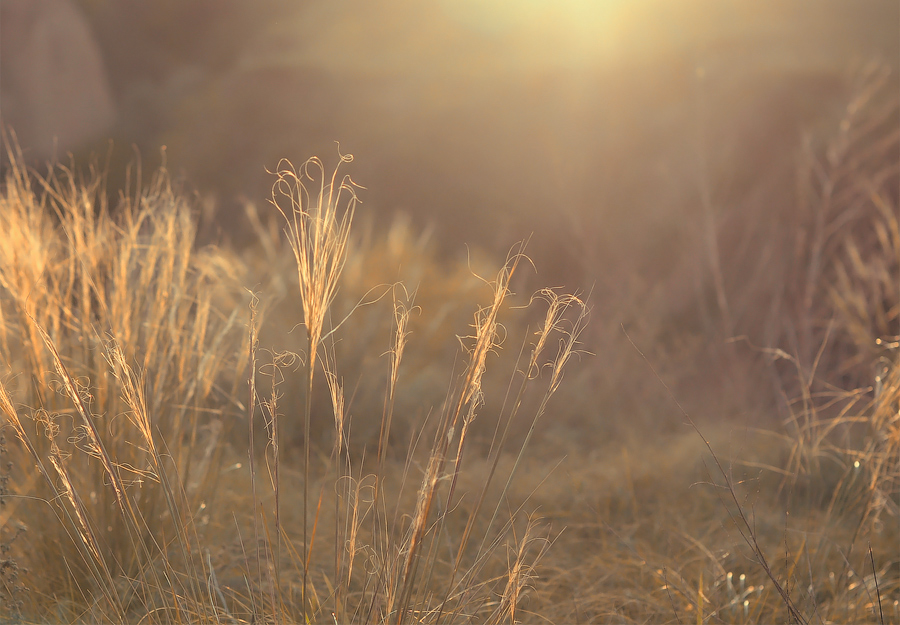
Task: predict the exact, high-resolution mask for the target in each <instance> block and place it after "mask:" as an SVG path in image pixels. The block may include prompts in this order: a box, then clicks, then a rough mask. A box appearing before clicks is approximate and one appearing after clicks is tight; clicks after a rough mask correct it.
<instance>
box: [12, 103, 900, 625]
mask: <svg viewBox="0 0 900 625" xmlns="http://www.w3.org/2000/svg"><path fill="white" fill-rule="evenodd" d="M863 104H865V102H862V100H859V101H856V103H855V105H852V106H851V107H848V111H849V113H848V117H847V120H845V121H846V123H842V124H841V125H840V126H839V128H838V129H837V130H836V131H835V133H834V135H833V136H831V137H829V138H828V142H826V143H825V145H826V149H825V150H824V151H823V155H822V156H821V158H820V155H818V154H817V153H815V152H812V153H811V154H812V156H811V158H810V160H809V161H808V163H807V167H806V169H804V168H803V167H802V166H801V167H800V168H799V170H798V171H799V174H798V181H799V182H798V190H799V192H798V196H799V202H798V204H799V206H798V208H797V209H796V211H795V212H793V213H791V217H789V218H786V217H784V216H782V217H777V215H776V213H775V211H774V210H773V211H772V214H771V215H768V216H767V215H765V214H764V215H763V216H762V217H761V218H760V217H759V216H758V215H757V216H754V218H753V219H754V220H750V218H748V221H747V222H746V223H744V225H745V226H746V225H747V224H750V225H753V224H756V226H755V227H757V228H758V230H757V231H755V234H757V235H758V238H757V239H753V238H752V237H751V238H750V239H749V240H751V241H754V240H755V241H756V242H757V244H758V245H757V247H756V248H755V249H756V253H757V259H758V263H757V266H756V267H749V268H748V267H742V266H741V265H740V264H725V263H723V266H722V267H718V266H717V265H716V264H715V263H713V264H712V271H711V273H710V275H709V293H710V297H711V301H713V302H714V304H713V306H712V308H713V309H714V310H717V311H718V314H719V317H718V321H717V323H718V324H719V326H718V327H720V329H722V332H723V336H724V337H725V338H732V337H739V336H740V335H741V334H742V333H743V331H744V329H745V328H751V329H755V330H758V331H757V332H755V333H750V332H749V331H748V334H752V336H753V337H757V336H762V337H766V336H769V337H772V341H770V342H766V343H764V344H762V345H761V346H760V345H756V346H754V348H753V350H751V351H752V354H753V355H752V357H751V356H747V358H748V359H751V360H753V362H752V363H751V364H749V365H747V366H746V367H745V366H744V365H743V364H742V363H740V362H735V358H737V356H735V353H734V352H727V353H726V352H725V351H722V353H721V355H720V356H719V358H720V360H707V359H714V358H716V356H715V350H712V352H711V351H710V350H707V349H698V348H697V347H696V345H693V346H692V345H691V344H688V343H689V341H687V342H685V341H680V340H679V327H680V326H679V324H684V323H685V322H684V321H683V320H678V319H675V318H673V317H672V316H671V315H669V314H668V311H667V310H666V308H665V306H662V305H660V306H657V307H655V308H647V309H645V310H643V311H641V312H642V315H641V319H640V323H638V322H637V321H636V322H634V324H631V326H630V327H632V328H633V327H634V325H637V326H638V328H639V331H635V330H633V329H629V327H624V326H619V327H612V326H611V324H610V323H609V320H604V319H598V318H596V317H597V313H596V311H595V313H594V318H593V319H590V320H589V317H590V314H589V313H590V312H591V308H592V307H593V302H594V301H598V300H602V299H603V298H604V297H605V294H604V293H601V292H594V293H574V294H572V293H566V292H565V290H564V289H556V288H543V289H539V290H538V291H537V292H536V293H534V294H532V293H530V292H528V291H527V285H529V284H532V283H533V282H534V277H533V275H526V274H529V272H531V267H530V261H529V260H528V257H527V246H526V245H524V244H520V245H516V246H513V247H512V248H511V251H510V253H509V254H508V256H507V257H506V258H505V260H504V259H499V260H498V259H495V258H492V257H491V255H490V254H488V253H483V252H479V251H477V250H473V251H471V252H470V253H469V254H468V255H467V256H466V260H465V261H462V262H459V263H453V262H450V261H447V260H446V259H442V258H438V257H436V256H435V255H434V253H433V252H432V251H431V248H430V246H429V242H428V239H427V237H424V236H420V235H419V233H416V232H414V231H413V229H412V228H411V227H410V226H408V224H406V223H405V222H402V221H397V222H396V223H394V224H392V225H391V227H390V228H388V229H384V228H382V229H379V228H376V227H374V226H372V224H371V223H368V222H366V220H365V218H360V217H361V216H360V215H356V214H355V213H356V210H357V191H358V189H359V188H358V187H357V186H356V185H355V184H354V182H353V181H352V180H351V179H350V178H349V177H348V174H349V173H351V172H352V167H353V164H352V163H351V162H350V161H351V159H350V158H349V157H342V159H341V162H340V163H339V165H338V166H337V167H331V168H330V167H328V166H326V165H324V164H323V163H322V162H320V161H319V160H318V159H311V160H309V161H307V162H306V163H304V164H302V165H301V166H300V167H298V168H295V167H294V166H293V165H291V164H290V163H287V162H282V164H281V167H279V170H278V171H277V172H276V173H275V174H274V176H273V193H272V198H271V200H272V201H271V202H270V203H269V204H268V205H266V206H265V207H263V206H259V207H257V206H254V205H248V206H247V214H248V218H249V223H251V224H252V225H253V228H254V230H255V234H254V236H255V238H256V240H257V242H256V244H255V245H254V246H252V247H250V248H248V249H244V250H240V251H238V250H235V249H230V248H228V247H202V248H198V247H197V246H196V245H195V239H196V234H197V232H196V229H197V220H196V210H195V209H196V207H195V206H194V205H193V204H192V202H191V200H190V199H189V198H188V197H187V196H186V195H185V194H183V193H181V192H179V191H178V189H176V188H174V187H173V185H172V183H171V182H170V180H169V177H168V175H167V173H166V171H165V170H160V171H159V172H157V173H156V174H155V175H154V176H153V177H152V178H151V179H150V180H142V179H141V178H140V176H139V174H137V173H135V174H134V176H133V177H132V178H131V179H130V180H129V181H128V183H127V185H126V188H124V189H122V190H121V192H120V193H119V194H118V196H117V199H115V198H116V195H114V194H110V193H108V190H107V189H106V188H105V181H104V175H103V173H102V171H99V170H96V171H95V170H90V171H88V172H86V173H78V172H77V171H76V170H75V169H74V168H66V167H57V168H56V169H55V170H54V171H53V172H52V173H51V174H50V175H47V176H42V175H39V174H37V173H35V172H33V171H29V170H27V169H26V168H25V167H24V166H23V165H22V161H21V159H19V158H18V157H17V156H16V154H15V153H14V152H13V153H12V154H11V155H10V162H11V166H10V167H9V169H8V170H7V172H6V179H5V181H4V182H3V187H2V193H0V233H2V235H0V236H2V239H0V241H2V243H0V354H2V359H0V367H2V371H0V411H2V414H3V418H4V424H3V430H2V432H3V438H2V441H0V455H2V465H0V504H2V507H0V519H2V533H0V559H2V563H0V582H2V583H0V617H2V619H3V620H4V622H79V623H81V622H84V623H96V622H134V623H198V622H204V623H261V622H273V623H295V622H296V623H303V622H310V623H313V622H315V623H363V622H365V623H381V622H391V623H419V622H421V623H425V622H428V623H432V622H433V623H437V622H445V623H458V622H467V623H468V622H471V623H501V622H503V623H506V622H508V623H515V622H535V623H545V622H553V623H594V622H629V623H631V622H634V623H646V622H650V623H662V622H673V623H675V622H677V623H688V622H690V623H694V622H696V623H704V622H708V623H770V622H797V623H861V622H876V623H900V549H898V545H900V525H898V523H900V515H898V505H900V481H898V480H900V366H898V363H900V360H898V355H900V347H898V344H900V336H898V335H900V297H898V290H900V223H898V197H897V189H896V183H897V179H898V164H897V162H896V156H897V144H898V132H897V128H896V124H895V122H896V111H897V107H896V101H894V100H890V99H889V100H888V102H887V104H885V105H878V106H880V107H881V108H879V107H878V106H874V105H873V107H874V108H873V107H869V108H867V109H866V110H867V111H868V112H867V113H866V115H864V116H862V117H860V116H856V117H854V114H855V112H856V111H858V110H861V108H862V106H863ZM854 106H855V108H854ZM369 186H372V187H375V186H377V181H369ZM110 198H114V199H113V200H110ZM770 216H771V217H773V219H772V221H771V222H769V221H767V217H770ZM363 217H364V216H363ZM776 217H777V218H776ZM779 219H781V221H779ZM354 222H356V223H354ZM772 224H774V226H773V225H772ZM699 227H702V226H699ZM772 227H777V228H778V232H777V234H778V237H776V236H774V235H773V234H772V232H773V231H772V230H770V228H772ZM767 233H768V236H767ZM714 236H715V235H714ZM779 237H780V238H779ZM760 241H762V242H761V243H760ZM783 241H788V242H789V244H787V243H785V244H783V245H782V244H781V242H783ZM724 254H725V257H726V259H727V251H726V252H725V253H724ZM773 259H774V260H773ZM779 262H781V263H782V264H781V265H779V264H778V263H779ZM760 267H761V268H762V270H763V272H764V273H765V275H762V276H760V275H758V272H759V271H760ZM773 268H776V269H779V272H778V273H777V276H778V279H777V280H775V279H774V278H773V276H774V275H775V273H773V272H770V270H772V269H773ZM741 271H743V272H744V273H743V274H742V273H740V272H741ZM773 271H774V270H773ZM736 276H737V277H738V278H739V277H740V276H743V277H744V282H745V284H746V293H748V294H749V295H748V296H752V298H753V299H752V301H753V302H755V304H752V303H748V301H747V300H742V299H741V298H734V297H732V298H728V297H725V295H724V292H725V290H726V289H728V288H730V287H729V286H728V285H729V282H728V280H735V279H736ZM774 282H778V289H775V287H774V286H773V283H774ZM767 289H768V290H767ZM734 290H735V289H731V291H730V292H734ZM613 303H615V302H613ZM609 305H610V304H609V303H608V302H607V303H606V304H605V305H604V306H601V307H600V308H606V307H608V306H609ZM756 309H758V310H757V313H756V316H755V317H754V316H752V315H751V312H752V311H753V310H756ZM754 323H756V324H757V325H756V326H754V325H753V324H754ZM641 324H642V325H641ZM598 327H599V330H598V329H597V328H598ZM648 327H649V328H657V332H658V334H654V333H652V332H647V331H645V330H646V328H648ZM773 328H777V329H778V330H777V331H775V330H773ZM641 329H643V330H641ZM767 332H768V334H767ZM686 334H687V333H686ZM605 335H608V336H616V337H618V338H616V339H615V340H614V341H613V340H607V342H606V343H603V342H602V341H600V339H598V338H597V337H602V336H605ZM663 335H664V336H663ZM648 336H649V337H654V336H657V337H660V339H659V342H657V341H655V340H654V342H653V343H650V344H643V341H644V340H645V339H646V337H648ZM785 336H787V337H793V338H794V342H793V344H790V341H788V342H784V341H782V340H781V338H782V337H785ZM709 340H714V337H713V338H711V339H709ZM715 340H718V339H715ZM662 342H665V347H666V349H662V348H661V346H660V345H661V343H662ZM720 342H721V343H724V340H722V341H720ZM741 342H752V341H744V340H743V339H740V338H736V339H733V340H732V343H741ZM711 353H713V355H710V354H711ZM645 354H646V356H645ZM679 355H680V356H679ZM678 357H680V358H681V360H678V359H677V358H678ZM689 357H692V358H696V359H697V360H695V361H693V362H692V361H690V359H689ZM701 359H702V360H701ZM672 362H676V363H680V365H679V366H680V367H682V368H683V369H684V371H683V372H682V375H681V376H680V377H679V375H678V371H677V368H676V369H675V371H674V373H673V368H672V367H671V366H670V365H671V363H672ZM760 363H762V364H760ZM710 368H721V369H723V370H727V371H730V372H739V373H740V372H744V373H746V372H754V371H755V372H757V373H758V375H753V376H750V377H749V378H748V379H746V380H744V386H743V387H740V385H739V384H738V383H735V387H734V388H738V387H740V388H742V389H743V391H742V392H743V393H746V394H749V395H752V394H754V393H756V394H758V395H760V396H766V397H768V396H773V397H774V400H773V402H771V403H768V404H767V403H766V402H765V401H762V400H760V401H758V402H756V403H754V404H753V405H754V410H756V409H757V408H756V407H757V406H769V408H768V409H767V410H768V411H769V412H770V414H768V415H763V416H760V415H754V417H758V418H754V419H746V418H744V419H738V418H731V417H730V416H729V415H727V414H718V413H716V412H715V411H716V410H717V408H716V406H719V405H722V404H721V403H720V400H721V399H722V396H723V395H728V394H729V393H731V388H730V387H729V388H724V387H721V386H719V384H718V382H714V381H713V380H712V379H710V380H709V382H708V384H706V385H704V384H702V383H701V384H700V386H699V391H697V392H696V393H695V394H694V395H693V396H692V397H693V399H692V400H691V402H690V405H691V406H693V405H695V404H697V401H695V399H696V397H698V396H699V397H705V398H706V400H707V401H706V403H705V404H703V403H701V404H699V405H701V406H705V409H706V410H708V411H709V412H708V413H707V414H698V415H696V420H695V418H694V415H691V414H689V412H688V411H687V410H684V409H683V408H682V403H684V404H685V405H688V403H687V402H682V401H681V397H680V395H681V391H682V389H684V388H685V385H684V384H682V382H683V381H684V380H685V379H688V378H691V374H690V372H691V370H693V371H707V370H709V369H710ZM657 371H659V373H657ZM747 375H748V376H749V375H750V374H749V373H747ZM694 377H696V376H694ZM601 378H602V379H601ZM773 383H774V387H775V388H776V389H777V391H772V390H771V389H772V386H773ZM692 384H694V386H695V387H696V386H697V383H696V381H694V382H693V383H692ZM755 385H757V386H758V390H757V391H754V390H753V389H754V388H756V386H755ZM670 388H671V389H672V390H671V391H670V390H669V389H670ZM735 392H736V391H735ZM734 397H737V395H735V396H734ZM734 397H732V404H733V403H734ZM597 405H603V406H604V414H607V415H608V416H607V417H606V418H605V420H604V422H602V423H601V422H593V421H591V420H590V419H588V418H586V417H585V416H584V415H586V414H596V410H590V409H589V407H590V408H595V407H596V406H597ZM641 406H643V408H641ZM692 410H693V408H692ZM648 415H649V416H648Z"/></svg>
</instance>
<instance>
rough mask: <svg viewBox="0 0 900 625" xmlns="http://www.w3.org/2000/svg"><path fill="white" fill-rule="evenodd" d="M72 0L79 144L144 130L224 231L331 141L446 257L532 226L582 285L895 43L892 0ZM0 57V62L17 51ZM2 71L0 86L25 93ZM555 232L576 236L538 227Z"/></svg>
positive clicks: (379, 200)
mask: <svg viewBox="0 0 900 625" xmlns="http://www.w3.org/2000/svg"><path fill="white" fill-rule="evenodd" d="M20 4H24V5H29V4H30V5H33V6H45V7H47V9H46V10H47V11H49V10H51V8H53V7H55V5H56V3H54V2H51V1H50V0H43V1H42V2H37V3H28V2H23V0H10V2H6V3H4V6H5V7H7V8H4V11H9V12H10V13H11V12H12V9H11V8H8V7H15V6H17V5H20ZM7 5H8V6H7ZM37 10H38V9H32V11H37ZM81 10H82V11H83V12H84V14H85V15H86V16H87V18H88V21H89V23H90V27H91V28H92V31H93V33H94V34H95V36H96V39H97V41H98V42H99V49H100V51H101V53H102V60H103V64H104V66H105V67H106V68H107V70H108V79H109V83H110V85H111V91H112V95H113V100H114V102H115V105H116V108H117V123H116V124H115V126H114V127H112V128H110V129H109V130H108V131H107V132H99V133H96V134H95V139H96V141H95V142H94V146H95V147H99V148H103V142H104V141H105V139H106V138H107V136H112V137H114V138H115V139H116V141H117V145H118V150H119V157H120V159H122V160H127V159H130V158H131V157H132V152H131V149H130V146H131V144H132V143H136V144H137V145H138V146H139V147H140V150H141V154H142V157H143V158H144V160H145V161H146V162H149V163H152V162H154V161H155V160H157V159H158V150H159V147H160V145H163V144H164V145H166V146H167V148H168V149H167V154H168V160H169V164H170V166H171V167H172V168H173V169H174V170H175V171H177V172H180V171H184V173H185V174H186V176H187V179H188V180H190V181H191V183H192V184H195V185H196V186H197V187H198V188H199V189H200V190H201V192H202V193H204V194H211V195H213V196H214V197H215V198H216V200H217V203H218V205H219V206H220V208H221V210H222V211H223V212H224V219H223V220H221V221H220V222H219V223H220V225H221V226H222V227H223V229H224V230H226V231H229V230H231V231H232V232H231V234H232V235H234V236H238V235H239V233H240V232H242V231H243V230H242V229H241V228H238V227H234V228H229V224H234V225H236V224H237V223H238V221H239V220H240V218H241V214H242V209H241V208H240V202H241V198H243V197H246V198H250V199H253V200H256V201H258V200H260V199H261V198H264V197H266V196H267V193H268V187H269V184H270V179H269V177H268V174H266V168H268V169H269V170H271V169H273V168H274V167H275V166H276V164H277V162H278V160H279V159H280V158H283V157H288V158H291V159H292V160H295V161H298V160H302V159H305V158H306V157H307V156H309V155H310V154H318V155H321V156H322V157H323V158H325V159H326V160H328V159H329V158H336V147H335V145H334V142H335V141H340V144H341V150H342V151H344V152H347V153H352V154H354V155H355V156H356V157H357V164H356V166H355V171H354V174H355V177H356V179H358V180H359V181H360V183H361V184H364V185H366V184H368V185H369V186H372V187H373V188H372V191H371V192H369V193H366V194H364V196H363V199H364V201H365V202H366V203H367V208H366V210H367V211H374V212H375V214H377V215H379V216H383V217H380V219H381V220H382V221H386V220H387V219H388V216H389V215H391V214H392V213H393V212H394V211H397V210H401V211H405V212H408V213H410V214H412V215H414V216H415V218H416V222H417V223H419V224H421V225H425V224H427V223H434V224H436V225H438V226H439V228H438V231H439V232H440V233H441V236H440V237H439V239H440V240H441V243H445V244H447V245H448V246H449V248H450V249H452V250H457V249H458V248H459V246H460V244H461V243H463V242H468V243H478V244H486V245H489V246H491V247H495V248H496V249H506V248H507V247H508V245H509V244H510V242H511V241H515V240H519V239H521V238H524V237H527V236H528V235H529V234H531V233H532V232H540V233H541V237H539V239H540V241H538V242H536V245H535V249H534V250H533V252H534V253H538V249H537V248H539V247H540V248H542V249H541V253H540V254H539V255H540V256H542V257H544V258H543V259H542V260H548V261H549V260H551V259H553V260H554V261H555V264H558V266H559V267H558V268H559V269H560V270H564V271H566V272H571V271H574V272H575V275H573V276H571V277H572V278H573V279H575V280H578V281H579V283H581V284H582V285H584V284H590V283H592V282H593V281H594V280H595V279H596V278H597V277H598V276H597V274H598V267H597V266H596V265H598V264H599V263H600V262H602V261H607V260H609V257H610V256H612V257H617V256H620V255H621V254H627V253H628V252H629V250H633V249H634V248H635V246H636V247H637V248H638V249H639V250H641V252H642V253H643V252H649V250H647V249H646V248H647V246H651V247H658V245H657V243H656V242H655V240H654V237H655V235H654V234H653V232H654V231H655V229H662V230H663V231H665V230H667V229H669V228H670V227H671V221H672V220H673V219H675V220H679V221H680V220H682V219H684V218H688V219H690V218H691V217H692V216H693V215H694V210H695V208H696V206H697V205H698V203H699V201H698V200H699V189H700V188H701V186H702V185H708V186H709V187H710V190H711V192H712V193H713V195H714V200H715V201H716V203H717V204H721V203H729V204H734V203H739V202H742V201H744V200H745V198H746V196H747V195H748V194H749V193H751V192H752V191H751V189H753V190H756V189H758V188H759V187H760V182H761V181H764V180H765V181H768V180H770V179H771V178H772V177H778V176H783V175H784V174H783V172H784V169H785V166H786V165H788V164H789V163H791V162H792V160H793V159H794V158H795V156H796V152H797V150H798V147H799V145H800V138H801V136H802V133H803V132H805V131H809V130H812V129H815V128H818V127H821V126H822V125H823V124H827V123H828V122H831V123H832V124H833V123H835V120H836V119H837V118H838V117H839V116H840V114H841V111H842V108H843V107H844V106H845V105H846V98H847V94H848V93H849V92H850V90H851V89H852V84H853V81H854V74H853V73H854V72H857V71H858V70H859V68H860V67H862V66H863V65H864V64H865V63H867V62H870V61H872V60H881V61H883V62H886V63H888V64H890V65H896V63H897V59H898V57H900V36H898V34H897V31H898V23H900V9H898V6H897V3H896V2H892V1H890V0H861V1H858V2H842V1H832V0H824V1H819V0H817V1H808V2H797V1H790V2H736V1H731V0H729V1H727V2H720V1H708V0H702V1H701V0H692V1H690V2H669V1H663V0H637V1H629V2H622V1H616V0H604V1H602V2H590V1H574V0H573V1H571V2H563V3H557V2H548V1H542V0H528V1H519V2H500V1H496V2H474V1H462V2H450V1H447V2H435V3H422V2H414V1H401V0H395V1H393V2H389V3H377V4H373V3H369V2H338V3H334V2H325V1H314V2H302V3H296V2H282V1H278V0H267V1H265V2H262V3H253V4H252V5H248V4H246V3H243V2H238V1H234V0H232V1H225V2H222V1H219V0H215V1H213V0H194V1H193V2H187V3H179V2H168V3H166V2H163V3H130V2H114V1H88V0H84V2H82V3H81ZM30 19H31V20H32V23H33V21H34V19H35V18H34V16H31V18H30ZM5 22H7V24H8V27H9V28H12V26H11V25H10V22H11V19H10V18H7V19H6V20H5ZM59 27H60V28H62V27H63V26H59ZM13 39H14V38H13V37H6V38H4V45H5V46H7V48H8V47H9V46H11V45H14V44H15V42H14V41H13ZM35 45H37V44H35ZM4 51H6V52H7V54H4V55H3V56H4V59H5V60H6V61H7V62H8V61H9V59H10V58H11V57H12V56H14V55H15V53H16V51H15V50H6V49H4ZM37 71H41V68H38V70H37ZM891 80H892V81H894V84H900V83H897V82H896V81H897V76H896V74H895V75H894V76H893V77H892V79H891ZM3 82H4V84H3V85H0V89H2V88H3V86H6V87H7V93H6V95H5V96H4V97H7V98H8V99H10V100H16V99H17V98H21V97H24V96H27V94H22V95H20V94H17V93H8V91H9V89H14V88H15V85H13V84H10V81H8V80H7V81H3ZM49 94H50V92H48V95H49ZM22 108H24V109H25V110H24V111H23V112H21V113H19V114H20V115H24V116H27V115H28V114H29V110H30V109H31V108H32V107H31V106H28V107H22ZM7 121H8V123H13V124H14V123H15V121H16V120H15V119H8V120H7ZM26 134H27V133H26ZM41 137H43V139H42V141H43V143H44V144H46V142H47V140H46V137H47V133H46V132H44V133H43V134H42V135H41ZM22 140H23V143H25V144H26V145H25V147H26V148H27V147H32V146H29V145H27V143H28V141H27V137H26V136H25V135H24V134H23V135H22ZM34 147H38V148H42V149H46V148H47V147H48V146H47V145H41V146H34ZM77 147H78V145H72V144H69V145H66V146H65V148H66V149H73V148H77ZM82 147H84V145H83V144H82ZM36 153H40V151H39V150H38V151H36ZM788 175H789V174H788ZM375 180H377V181H378V184H377V186H376V185H374V184H372V183H373V181H375ZM779 200H780V198H779ZM573 233H574V234H576V235H577V236H576V240H575V241H574V245H572V244H569V245H566V246H561V245H560V244H559V243H560V241H561V240H564V239H570V237H571V236H572V234H573ZM648 236H649V237H650V239H651V240H652V241H653V242H652V243H651V242H649V241H648V240H647V237H648ZM543 247H547V248H549V249H546V250H544V249H543ZM670 260H671V259H670ZM585 265H587V266H585ZM545 270H546V271H549V270H550V267H549V266H547V267H546V268H545ZM600 273H602V271H600ZM556 277H557V278H559V277H560V276H556Z"/></svg>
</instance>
